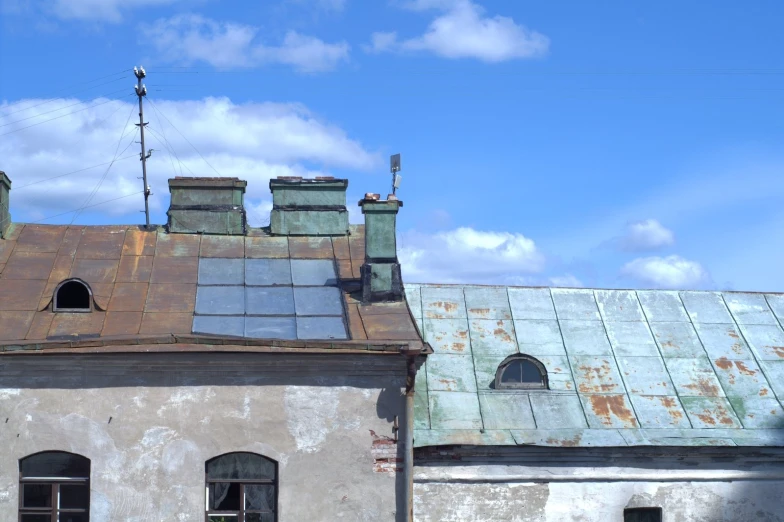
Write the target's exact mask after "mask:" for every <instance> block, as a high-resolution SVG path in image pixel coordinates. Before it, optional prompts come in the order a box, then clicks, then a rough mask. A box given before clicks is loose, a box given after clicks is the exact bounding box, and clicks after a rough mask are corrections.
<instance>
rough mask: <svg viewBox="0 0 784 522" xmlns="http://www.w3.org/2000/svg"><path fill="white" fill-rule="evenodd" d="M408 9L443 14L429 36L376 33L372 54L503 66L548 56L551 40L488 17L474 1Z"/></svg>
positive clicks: (425, 1)
mask: <svg viewBox="0 0 784 522" xmlns="http://www.w3.org/2000/svg"><path fill="white" fill-rule="evenodd" d="M407 7H409V8H410V9H414V10H429V9H435V10H438V11H441V14H440V15H439V16H437V17H436V18H435V19H434V20H433V21H432V22H431V23H430V25H429V26H428V28H427V30H426V31H425V33H424V34H423V35H421V36H419V37H416V38H410V39H407V40H402V41H397V34H396V33H394V32H391V33H390V32H387V33H374V34H373V35H372V37H371V45H370V46H369V47H368V50H370V51H373V52H381V51H389V50H394V49H399V50H401V51H426V52H432V53H434V54H436V55H438V56H443V57H445V58H453V59H454V58H476V59H479V60H482V61H485V62H502V61H507V60H513V59H517V58H535V57H539V56H542V55H544V54H546V53H547V50H548V47H549V45H550V41H549V39H548V38H547V37H546V36H544V35H542V34H540V33H537V32H536V31H530V30H528V29H527V28H525V27H524V26H522V25H520V24H518V23H516V22H515V21H514V20H513V19H512V18H509V17H506V16H493V17H489V16H484V8H483V7H482V6H480V5H479V4H476V3H474V2H471V1H470V0H416V1H413V2H409V3H408V4H407Z"/></svg>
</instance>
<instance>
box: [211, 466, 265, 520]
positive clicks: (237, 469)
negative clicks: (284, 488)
mask: <svg viewBox="0 0 784 522" xmlns="http://www.w3.org/2000/svg"><path fill="white" fill-rule="evenodd" d="M277 481H278V464H277V463H276V462H275V461H274V460H270V459H268V458H266V457H262V456H261V455H256V454H255V453H227V454H226V455H222V456H220V457H216V458H214V459H212V460H210V461H208V462H207V488H206V489H207V514H206V520H207V522H275V521H276V520H277V517H276V513H277V508H276V507H277V498H278V491H277Z"/></svg>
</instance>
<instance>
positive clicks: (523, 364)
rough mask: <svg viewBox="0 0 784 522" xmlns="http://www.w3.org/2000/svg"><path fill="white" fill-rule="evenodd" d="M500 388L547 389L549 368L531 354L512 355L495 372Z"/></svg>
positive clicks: (496, 381)
mask: <svg viewBox="0 0 784 522" xmlns="http://www.w3.org/2000/svg"><path fill="white" fill-rule="evenodd" d="M495 388H496V389H497V390H498V389H528V390H532V389H533V390H536V389H541V390H546V389H547V370H545V368H544V365H543V364H542V363H540V362H539V361H537V360H536V359H534V358H533V357H531V356H529V355H512V356H511V357H507V358H506V360H504V362H502V363H501V365H500V366H499V367H498V371H497V372H496V374H495Z"/></svg>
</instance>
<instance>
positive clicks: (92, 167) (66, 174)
mask: <svg viewBox="0 0 784 522" xmlns="http://www.w3.org/2000/svg"><path fill="white" fill-rule="evenodd" d="M126 150H127V147H126ZM123 152H125V151H123ZM135 157H136V154H131V155H130V156H124V157H122V158H117V159H116V160H112V161H115V162H116V161H122V160H126V159H130V158H135ZM110 163H112V162H111V161H107V162H106V163H99V164H97V165H93V166H91V167H85V168H83V169H79V170H74V171H72V172H66V173H65V174H58V175H57V176H52V177H51V178H46V179H39V180H38V181H33V182H32V183H28V184H27V185H22V186H21V187H14V192H16V191H17V190H22V189H23V188H27V187H32V186H33V185H38V184H39V183H44V182H46V181H51V180H53V179H57V178H62V177H65V176H70V175H71V174H76V173H78V172H84V171H85V170H90V169H94V168H96V167H103V166H104V165H108V164H110Z"/></svg>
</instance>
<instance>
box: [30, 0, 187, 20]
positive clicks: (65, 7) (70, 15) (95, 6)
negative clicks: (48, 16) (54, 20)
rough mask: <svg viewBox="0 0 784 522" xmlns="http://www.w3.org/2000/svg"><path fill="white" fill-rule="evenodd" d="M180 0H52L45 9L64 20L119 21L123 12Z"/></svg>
mask: <svg viewBox="0 0 784 522" xmlns="http://www.w3.org/2000/svg"><path fill="white" fill-rule="evenodd" d="M179 1H180V0H134V1H127V0H52V1H49V2H44V3H43V6H44V9H45V10H46V11H48V12H50V13H52V14H53V15H55V16H56V17H58V18H61V19H64V20H89V21H103V22H112V23H119V22H121V21H122V19H123V12H124V11H129V10H131V9H139V10H141V9H145V8H149V7H154V6H159V5H167V4H173V3H176V2H179Z"/></svg>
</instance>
